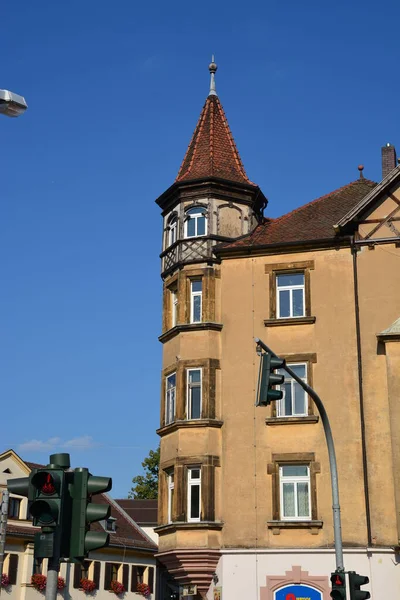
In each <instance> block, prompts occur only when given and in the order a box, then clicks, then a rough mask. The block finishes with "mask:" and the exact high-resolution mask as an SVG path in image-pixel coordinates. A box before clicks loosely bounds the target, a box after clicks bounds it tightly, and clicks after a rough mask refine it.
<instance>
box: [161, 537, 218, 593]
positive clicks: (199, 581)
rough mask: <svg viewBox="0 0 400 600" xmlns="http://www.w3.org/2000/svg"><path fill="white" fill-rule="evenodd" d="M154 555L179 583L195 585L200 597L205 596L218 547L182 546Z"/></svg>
mask: <svg viewBox="0 0 400 600" xmlns="http://www.w3.org/2000/svg"><path fill="white" fill-rule="evenodd" d="M156 531H157V529H156ZM156 557H157V558H158V560H159V561H160V562H161V563H162V564H163V565H164V566H165V567H166V568H167V570H168V573H169V574H171V575H172V576H173V578H174V579H175V581H176V582H177V583H178V584H179V585H185V584H190V585H197V592H198V593H199V594H200V596H201V597H202V598H205V597H206V594H207V591H208V590H209V588H210V585H211V581H212V578H213V574H214V573H215V571H216V568H217V565H218V562H219V559H220V557H221V552H220V550H218V549H215V550H212V549H203V550H200V549H189V548H188V549H183V548H182V549H176V550H170V551H167V552H159V553H158V554H156Z"/></svg>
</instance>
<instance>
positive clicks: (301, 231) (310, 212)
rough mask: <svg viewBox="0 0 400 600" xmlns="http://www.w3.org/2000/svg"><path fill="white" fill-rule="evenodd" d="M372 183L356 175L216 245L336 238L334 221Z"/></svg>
mask: <svg viewBox="0 0 400 600" xmlns="http://www.w3.org/2000/svg"><path fill="white" fill-rule="evenodd" d="M375 186H376V183H375V182H373V181H370V180H368V179H364V178H362V179H357V180H356V181H352V182H351V183H349V184H347V185H345V186H344V187H341V188H339V189H337V190H335V191H334V192H331V193H330V194H326V195H325V196H322V197H321V198H317V199H316V200H313V201H312V202H309V203H308V204H304V205H303V206H300V207H299V208H296V209H295V210H293V211H291V212H289V213H287V214H285V215H283V216H282V217H279V218H277V219H266V220H265V222H264V223H263V224H261V225H258V227H256V229H255V230H254V231H253V232H252V233H251V234H249V235H246V236H244V237H242V238H240V239H237V240H236V241H234V242H231V243H228V244H222V245H220V246H219V247H218V248H219V249H220V250H221V251H222V252H223V251H224V250H225V249H230V248H232V249H234V248H247V247H255V246H265V245H268V244H285V243H288V242H292V243H293V242H309V241H313V240H322V239H332V238H335V237H336V234H335V231H334V229H333V225H334V224H335V223H337V222H338V220H339V219H340V218H341V217H343V216H344V215H345V214H346V213H347V212H348V211H349V210H351V208H353V207H354V206H355V205H356V204H357V203H358V202H360V200H362V199H363V198H364V197H365V196H366V195H367V194H368V193H369V192H370V191H371V190H372V189H373V188H374V187H375ZM217 253H218V249H217Z"/></svg>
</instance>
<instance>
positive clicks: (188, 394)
mask: <svg viewBox="0 0 400 600" xmlns="http://www.w3.org/2000/svg"><path fill="white" fill-rule="evenodd" d="M191 371H200V382H199V383H197V382H196V383H195V384H193V383H190V382H189V373H190V372H191ZM186 382H187V383H186V415H187V419H188V420H189V421H194V420H198V419H201V413H202V409H203V369H202V368H201V367H192V368H190V369H186ZM195 387H199V388H200V416H198V417H192V414H191V410H190V404H191V403H190V400H191V390H192V389H193V388H195Z"/></svg>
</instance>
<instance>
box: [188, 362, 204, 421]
mask: <svg viewBox="0 0 400 600" xmlns="http://www.w3.org/2000/svg"><path fill="white" fill-rule="evenodd" d="M187 378H188V389H187V418H188V419H201V369H188V370H187Z"/></svg>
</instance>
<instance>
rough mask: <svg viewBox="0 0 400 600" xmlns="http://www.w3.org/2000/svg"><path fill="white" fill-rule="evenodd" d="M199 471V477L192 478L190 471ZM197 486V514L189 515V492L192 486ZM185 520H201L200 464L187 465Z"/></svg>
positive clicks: (195, 521) (191, 521)
mask: <svg viewBox="0 0 400 600" xmlns="http://www.w3.org/2000/svg"><path fill="white" fill-rule="evenodd" d="M194 470H196V471H199V475H200V477H198V478H193V477H192V471H194ZM196 486H198V488H199V516H198V517H192V516H191V494H192V488H193V487H196ZM187 520H188V521H189V522H190V523H198V522H199V521H201V466H200V465H199V466H193V467H189V468H188V470H187Z"/></svg>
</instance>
